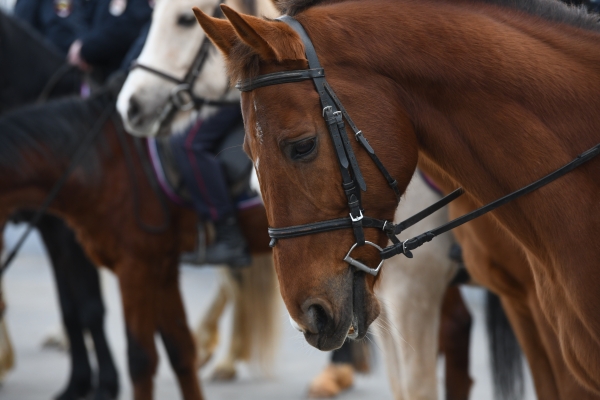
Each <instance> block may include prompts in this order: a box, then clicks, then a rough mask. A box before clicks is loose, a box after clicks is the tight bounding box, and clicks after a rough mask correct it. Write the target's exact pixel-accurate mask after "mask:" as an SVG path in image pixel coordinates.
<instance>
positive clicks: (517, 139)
mask: <svg viewBox="0 0 600 400" xmlns="http://www.w3.org/2000/svg"><path fill="white" fill-rule="evenodd" d="M280 5H281V10H282V12H285V13H287V14H289V15H294V16H295V17H296V18H297V20H298V21H299V23H301V24H302V25H303V26H304V28H305V29H306V31H307V32H308V35H309V36H310V39H311V40H312V42H313V44H314V46H315V48H316V52H317V54H318V57H319V59H320V62H321V64H322V65H323V67H324V68H325V69H324V71H325V76H326V79H327V81H328V82H329V84H330V85H331V86H330V88H333V90H335V94H337V96H339V99H340V100H341V102H342V103H343V105H344V107H345V108H346V109H347V110H348V112H349V114H350V115H351V116H352V119H353V120H354V122H355V123H356V125H357V126H359V127H360V128H361V129H362V130H363V132H362V133H363V135H364V136H365V137H368V139H369V141H370V145H369V146H370V147H372V148H373V149H374V150H375V153H376V154H377V155H378V156H379V159H380V160H381V161H382V163H383V165H385V166H386V167H387V168H389V170H388V171H389V173H390V174H391V176H393V177H394V178H395V179H396V180H397V187H398V189H399V191H400V192H402V191H404V189H405V188H406V186H407V184H408V182H409V180H410V177H411V176H412V173H413V171H414V169H415V167H416V164H417V162H418V161H419V162H423V161H424V160H427V161H429V162H430V163H431V164H433V165H435V166H436V168H438V169H439V170H440V171H442V172H443V173H444V174H445V175H446V176H448V177H450V178H451V180H452V181H453V182H454V183H455V184H460V185H461V186H462V187H463V188H464V190H465V191H466V193H467V194H468V195H469V196H470V197H471V198H472V199H474V201H475V203H476V204H478V205H479V204H485V203H488V202H490V201H492V200H494V199H497V198H500V197H502V196H503V195H505V194H507V193H510V192H511V191H514V190H516V189H518V188H520V187H523V186H525V185H527V184H529V183H531V182H533V181H535V180H537V179H539V178H541V177H542V176H544V175H546V174H547V173H549V172H551V171H553V170H555V169H557V168H559V167H561V166H562V165H564V164H566V163H567V162H569V161H571V160H572V159H573V158H574V157H576V156H577V155H578V154H580V153H582V152H583V151H585V150H587V149H589V148H590V147H591V146H593V145H596V144H597V142H598V138H597V134H596V129H597V126H599V125H600V114H599V113H597V110H598V109H599V108H600V100H599V97H598V93H599V92H600V79H598V75H599V74H600V71H599V69H598V65H600V49H599V48H598V43H599V41H598V39H599V35H598V33H597V32H596V30H597V29H598V25H597V21H596V19H595V18H592V17H587V16H586V15H584V13H583V12H581V11H578V10H571V9H569V8H568V7H567V6H564V5H561V4H559V3H556V2H553V1H542V0H530V1H526V2H522V3H518V4H513V2H503V1H489V2H488V1H480V2H458V3H450V2H445V1H423V2H419V3H415V2H410V1H399V2H398V1H396V2H393V1H386V0H378V1H371V2H368V4H367V3H365V2H356V1H341V2H335V3H330V2H324V3H323V4H318V2H312V1H311V2H308V1H289V2H287V1H286V2H281V3H280ZM223 10H224V13H225V15H226V16H227V18H228V19H229V23H227V22H223V21H222V20H216V19H212V18H210V17H208V16H207V15H206V14H203V13H201V12H200V11H199V10H198V13H197V16H198V19H199V21H200V23H201V25H203V27H204V29H205V31H206V32H207V35H209V36H210V37H211V38H212V39H213V42H214V43H215V44H216V45H217V46H218V47H219V48H220V49H221V50H222V51H223V52H224V53H225V54H226V58H227V59H228V65H227V66H228V69H229V71H230V72H231V73H232V75H233V79H234V80H237V79H244V80H248V79H250V81H249V83H248V85H247V86H246V87H247V88H248V90H249V91H248V92H247V93H243V94H242V105H243V111H244V117H245V123H246V129H247V131H246V142H245V143H246V150H247V152H248V153H249V154H250V156H251V158H252V159H253V161H254V162H255V165H256V167H257V170H258V175H259V180H260V184H261V191H262V193H263V198H264V200H265V205H266V208H267V214H268V217H269V223H270V224H271V225H272V226H273V227H275V228H280V227H281V228H283V227H289V226H297V225H302V224H310V223H314V222H318V221H323V220H331V219H334V218H342V217H344V216H345V215H347V213H348V209H349V206H348V200H347V199H346V195H345V193H344V191H343V190H342V187H341V186H340V183H341V182H342V177H343V176H340V174H338V173H337V171H339V170H340V162H339V161H338V155H339V154H340V153H336V150H335V149H334V146H333V144H332V141H331V139H330V138H329V137H328V136H329V134H328V129H327V125H326V123H325V121H324V119H323V114H324V113H325V114H326V116H328V115H327V110H324V107H322V106H320V105H319V93H318V92H317V91H315V88H314V85H313V84H312V83H311V82H309V81H307V80H306V79H299V78H303V77H304V78H306V77H311V78H316V77H317V76H318V75H317V74H318V72H319V70H316V71H313V72H312V75H310V76H309V75H307V74H308V73H306V74H304V75H302V74H300V75H297V79H296V80H295V81H294V80H293V79H289V80H283V79H282V80H281V81H280V82H279V83H280V84H278V85H272V86H265V87H258V88H257V89H255V90H251V88H252V86H253V83H252V82H253V81H252V78H256V77H257V76H258V75H261V74H263V75H264V74H267V73H273V72H279V71H285V70H306V69H307V67H308V65H307V58H306V55H305V46H304V44H303V42H302V40H301V39H300V36H299V35H298V33H296V31H295V30H294V29H292V28H291V27H290V26H289V25H288V24H286V23H283V22H282V21H266V20H263V19H259V18H254V17H251V16H245V15H241V14H238V13H236V12H235V11H233V10H231V9H228V8H226V7H223ZM334 16H335V17H334ZM348 27H352V30H351V31H350V30H349V29H348ZM354 32H358V33H354ZM362 32H368V33H369V34H368V35H364V34H360V33H362ZM424 48H426V49H427V51H423V49H424ZM298 77H299V78H298ZM258 86H260V85H258ZM357 88H360V90H357ZM325 91H327V90H325ZM328 117H329V116H328ZM333 117H335V116H333ZM331 121H333V120H331ZM346 122H348V121H347V118H346ZM357 138H359V137H358V135H357ZM359 139H360V138H359ZM348 146H349V147H345V150H349V149H352V150H353V153H354V154H356V159H357V163H355V164H358V165H360V171H362V176H364V178H365V179H364V182H365V183H366V185H361V189H365V187H364V186H367V187H368V189H367V190H366V191H363V192H362V193H361V199H360V204H361V205H362V207H363V208H364V209H365V211H366V212H368V214H367V215H368V216H369V217H372V218H376V219H378V220H390V219H391V218H392V215H393V211H394V209H395V208H396V205H397V202H396V198H395V197H394V196H393V193H392V192H391V191H390V189H389V188H388V181H387V180H386V179H384V176H383V175H382V174H380V173H379V171H378V170H377V168H376V166H375V164H373V163H372V161H371V157H370V156H369V154H368V151H365V150H364V149H362V147H360V143H358V142H356V141H351V142H350V143H349V144H348ZM336 154H337V155H336ZM348 165H350V164H348ZM348 168H349V167H348ZM352 171H353V172H354V176H355V177H357V173H358V170H357V169H356V168H355V165H352ZM597 172H598V162H597V161H592V162H590V163H588V164H586V165H585V166H583V167H579V168H578V169H577V170H575V171H573V172H571V173H570V174H569V175H568V177H567V178H563V179H561V180H559V181H556V182H554V183H552V184H550V185H548V186H545V187H544V188H542V189H539V190H537V191H536V192H533V193H531V194H529V195H527V196H525V197H523V198H521V199H519V200H517V201H514V202H512V203H509V204H507V205H506V206H504V207H502V208H500V209H498V210H497V211H495V212H494V213H493V217H494V218H496V219H497V221H498V223H499V224H500V225H502V226H503V227H504V228H505V229H507V230H508V231H509V232H510V235H511V236H512V237H513V238H515V239H516V241H517V242H518V243H519V246H521V247H522V249H523V251H524V252H525V254H526V255H527V259H528V262H529V265H530V267H531V269H532V271H533V274H534V277H535V279H534V282H533V283H532V284H534V285H535V286H536V293H537V296H538V298H539V301H540V304H541V308H542V310H543V311H544V314H545V316H546V318H548V321H549V323H550V325H551V326H552V327H553V329H554V330H555V331H556V332H557V334H558V338H559V343H560V346H561V351H562V355H563V357H564V359H565V362H566V364H567V365H568V366H569V369H570V371H571V372H572V373H573V374H574V375H575V376H576V377H577V378H578V380H579V381H580V382H581V383H582V384H583V385H585V386H587V387H588V388H589V389H591V390H593V391H594V392H596V393H598V394H600V381H599V380H598V376H600V361H599V360H600V338H599V337H598V335H597V332H598V331H599V329H600V320H598V318H597V315H596V314H597V313H596V312H595V306H594V305H593V304H594V302H593V301H592V299H593V298H594V296H595V293H596V292H597V285H598V282H599V281H600V276H599V275H598V272H597V268H596V261H595V260H597V259H598V257H599V256H600V250H598V246H596V244H595V242H594V241H595V237H596V236H597V234H598V229H599V227H600V215H599V214H598V213H597V212H595V208H596V207H595V204H596V199H597V198H598V194H599V193H598V190H599V189H598V187H597V185H596V184H595V180H594V178H593V177H594V176H595V175H597ZM357 178H358V177H357ZM573 193H577V196H574V195H573ZM352 217H353V219H357V218H358V216H357V213H355V212H353V213H352ZM354 236H356V235H353V232H352V229H344V230H336V231H332V232H325V233H319V234H314V235H310V236H300V237H297V238H293V239H283V240H280V241H279V243H277V246H276V248H275V252H274V257H275V261H276V268H277V272H278V275H279V279H280V282H281V292H282V294H283V297H284V301H285V303H286V305H287V307H288V310H289V312H290V314H291V315H292V317H293V318H294V319H295V320H296V322H297V323H298V324H299V325H300V326H301V327H302V328H303V329H304V331H305V336H306V338H307V340H308V341H309V342H310V343H311V344H313V345H315V346H316V347H318V348H321V349H330V348H335V347H337V346H339V345H340V344H341V343H342V342H343V340H345V338H346V337H347V335H348V332H349V331H351V332H352V331H353V332H357V336H358V337H362V336H364V334H365V333H366V328H367V327H368V325H369V324H370V323H371V322H372V321H373V320H374V319H375V318H376V317H377V315H378V314H379V310H380V306H379V303H378V302H377V300H376V298H375V296H374V294H373V285H374V283H375V281H376V278H375V277H372V276H370V275H368V274H367V275H365V274H364V273H363V272H359V271H358V270H354V269H352V268H349V267H348V264H347V263H346V262H345V261H344V255H345V254H347V252H348V249H349V248H350V247H351V246H352V245H353V244H354V243H355V241H356V239H355V237H354ZM365 236H366V239H367V240H368V241H370V242H373V243H375V244H377V245H379V246H381V247H383V246H384V245H385V244H386V240H387V236H386V235H385V233H384V232H383V231H381V230H380V231H377V230H374V229H365ZM416 255H418V252H416ZM352 258H353V259H355V260H360V261H361V262H362V264H368V265H370V266H377V265H378V263H379V261H380V259H379V254H378V252H377V251H368V250H367V247H365V246H362V247H361V248H359V249H358V250H357V251H355V252H354V253H353V255H352ZM299 266H301V273H299V272H298V271H299V270H298V268H299Z"/></svg>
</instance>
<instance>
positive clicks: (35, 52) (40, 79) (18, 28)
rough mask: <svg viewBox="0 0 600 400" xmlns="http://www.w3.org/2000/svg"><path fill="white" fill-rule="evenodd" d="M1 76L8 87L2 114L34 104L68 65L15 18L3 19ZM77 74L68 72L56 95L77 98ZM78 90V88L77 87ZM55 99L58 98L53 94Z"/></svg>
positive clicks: (0, 105) (2, 99)
mask: <svg viewBox="0 0 600 400" xmlns="http://www.w3.org/2000/svg"><path fill="white" fill-rule="evenodd" d="M0 18H1V21H0V30H1V32H0V34H1V35H2V42H3V43H2V44H1V45H2V53H3V54H1V55H0V58H2V63H1V64H2V71H1V72H2V73H3V74H4V76H5V78H4V79H5V82H4V83H5V86H4V87H3V88H2V91H1V92H2V93H1V94H0V111H6V110H8V109H12V108H16V107H18V106H22V105H25V104H27V103H31V102H33V101H35V100H36V99H37V97H38V96H39V94H40V93H41V92H42V90H44V88H45V86H46V84H47V83H48V81H49V80H50V79H51V77H52V76H53V74H54V73H55V72H56V71H57V70H58V69H59V68H60V67H61V66H62V65H64V63H65V57H64V56H63V55H61V54H60V52H59V51H57V50H56V49H55V48H54V47H51V46H50V45H49V44H48V42H46V40H45V39H44V38H43V37H42V36H41V35H40V34H38V33H37V32H35V31H34V30H33V29H32V28H30V27H28V26H27V25H26V24H25V23H24V22H21V21H19V20H17V19H15V18H11V17H8V16H6V15H2V16H1V17H0ZM78 75H80V74H79V73H77V72H69V73H68V74H67V75H66V76H65V79H63V80H61V81H60V82H58V84H57V87H56V89H57V93H59V94H62V95H65V94H74V93H76V90H75V89H74V88H75V87H76V84H75V82H77V81H78V80H80V79H81V78H78ZM77 89H78V87H77ZM52 94H53V95H54V96H58V94H55V93H54V91H53V93H52Z"/></svg>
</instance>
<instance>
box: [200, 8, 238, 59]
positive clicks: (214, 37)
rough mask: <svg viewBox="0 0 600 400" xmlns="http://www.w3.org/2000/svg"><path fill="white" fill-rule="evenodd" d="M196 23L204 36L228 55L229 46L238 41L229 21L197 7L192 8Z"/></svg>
mask: <svg viewBox="0 0 600 400" xmlns="http://www.w3.org/2000/svg"><path fill="white" fill-rule="evenodd" d="M192 10H193V11H194V14H195V15H196V19H197V20H198V23H199V24H200V26H201V27H202V29H204V32H205V33H206V36H208V38H209V39H210V40H211V41H212V42H213V43H214V44H215V46H217V48H218V49H219V50H221V51H222V52H223V53H224V54H225V55H229V52H230V51H231V48H232V47H233V45H234V44H235V43H236V42H237V41H238V37H237V34H236V33H235V30H234V29H233V26H231V23H230V22H229V21H227V20H224V19H221V18H213V17H210V16H208V15H206V14H205V13H203V12H202V10H200V9H199V8H198V7H194V8H192Z"/></svg>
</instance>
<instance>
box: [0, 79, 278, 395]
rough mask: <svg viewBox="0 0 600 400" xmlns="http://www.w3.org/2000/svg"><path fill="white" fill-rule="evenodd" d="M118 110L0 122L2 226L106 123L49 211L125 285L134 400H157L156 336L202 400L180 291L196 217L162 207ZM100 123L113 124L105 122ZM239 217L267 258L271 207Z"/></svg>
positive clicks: (74, 108)
mask: <svg viewBox="0 0 600 400" xmlns="http://www.w3.org/2000/svg"><path fill="white" fill-rule="evenodd" d="M114 102H115V94H114V93H113V91H105V92H103V93H100V94H98V95H96V96H94V97H92V98H90V99H88V100H79V99H66V100H61V101H56V102H52V103H49V104H46V105H44V106H33V107H27V108H22V109H20V110H17V111H15V112H12V113H10V114H8V115H7V116H5V117H3V118H2V119H1V120H0V131H1V132H2V135H0V143H1V144H0V149H1V150H0V152H1V153H2V154H1V155H0V171H1V172H0V221H4V220H5V219H6V218H7V217H8V215H10V213H12V212H13V211H14V210H16V209H23V208H25V209H27V208H29V209H35V208H37V207H39V206H40V203H41V202H42V201H43V200H44V198H45V196H46V194H47V193H48V190H49V189H50V188H51V187H52V186H53V184H54V183H55V182H56V181H57V180H58V179H59V177H60V176H61V175H62V173H63V172H64V170H65V169H66V166H67V165H68V164H69V162H70V159H71V157H72V155H73V152H74V149H76V148H77V146H78V145H79V143H80V142H81V141H82V140H85V139H89V138H90V136H89V135H90V134H91V133H90V132H92V133H93V131H94V129H95V128H94V125H96V124H99V123H100V125H98V128H101V132H100V134H99V136H98V137H97V138H96V139H95V142H94V145H93V146H92V147H91V149H90V150H89V151H88V153H87V154H86V157H85V159H84V160H83V162H82V163H81V164H80V165H79V166H78V167H77V168H76V169H75V170H74V172H73V173H72V175H71V176H70V178H69V179H68V181H67V183H66V184H65V186H64V187H63V189H62V190H61V191H60V192H59V194H58V196H57V197H56V199H55V200H54V202H53V203H52V205H51V207H50V211H52V212H53V213H55V214H57V215H59V216H61V217H63V218H64V219H65V220H66V221H67V222H68V223H69V225H70V226H72V227H73V228H74V230H75V232H76V233H77V236H78V238H79V240H80V242H81V244H82V245H83V247H84V248H85V250H86V252H87V253H88V254H89V255H90V257H91V258H92V260H94V262H95V263H96V265H104V266H106V267H108V268H110V269H111V270H112V271H113V272H114V273H115V274H116V275H117V276H118V278H119V284H120V288H121V294H122V300H123V308H124V315H125V320H126V321H125V322H126V333H127V340H128V361H129V373H130V376H131V379H132V381H133V385H134V394H135V398H136V399H150V398H152V393H153V384H152V379H153V375H154V373H155V371H156V366H157V361H158V360H157V351H156V347H155V340H154V337H155V334H156V333H159V334H160V336H161V337H162V340H163V342H164V344H165V348H166V350H167V353H168V355H169V360H170V362H171V365H172V367H173V369H174V372H175V374H176V376H177V379H178V382H179V385H180V387H181V392H182V395H183V398H185V399H201V398H202V393H201V390H200V386H199V382H198V378H197V375H196V367H195V356H196V353H195V349H194V342H193V338H192V335H191V332H190V330H189V328H188V325H187V320H186V315H185V311H184V307H183V303H182V299H181V295H180V291H179V283H178V276H179V273H178V265H179V255H180V253H181V252H182V251H184V250H190V249H192V248H193V246H194V244H195V240H196V232H197V228H196V223H197V217H196V214H195V213H194V212H193V211H192V210H190V209H186V208H182V207H180V206H176V205H174V204H170V203H168V204H165V206H166V209H164V208H163V206H161V196H160V194H159V193H157V192H156V190H155V187H154V185H153V184H152V182H153V178H150V177H149V176H148V175H147V171H145V169H144V164H143V163H142V160H143V159H145V158H147V157H148V154H147V153H146V151H145V150H143V151H140V152H139V153H136V152H135V150H134V149H135V140H134V139H133V138H132V137H130V136H129V135H127V134H126V133H125V132H124V130H123V127H122V125H121V122H120V119H119V117H118V115H117V114H116V112H115V111H114ZM102 115H108V116H110V118H109V119H108V120H107V121H104V123H102V120H101V119H99V117H101V116H102ZM142 199H143V201H142ZM165 212H166V213H165ZM240 219H241V221H243V222H242V223H243V224H244V229H245V230H246V231H247V232H249V236H248V237H249V243H250V246H251V249H252V251H253V253H265V252H268V251H269V249H268V240H267V239H268V237H267V235H266V234H261V233H262V232H265V231H264V229H266V218H265V215H264V209H262V207H256V208H253V209H249V210H246V211H245V212H244V213H242V214H241V215H240ZM165 222H168V224H166V225H165ZM142 226H144V228H143V227H142ZM161 226H162V229H159V228H160V227H161ZM250 232H251V233H250Z"/></svg>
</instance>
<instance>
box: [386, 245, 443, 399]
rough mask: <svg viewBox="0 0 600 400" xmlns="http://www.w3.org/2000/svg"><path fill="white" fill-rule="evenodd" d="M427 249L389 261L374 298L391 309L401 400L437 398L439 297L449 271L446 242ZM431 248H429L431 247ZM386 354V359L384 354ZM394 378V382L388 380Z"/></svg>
mask: <svg viewBox="0 0 600 400" xmlns="http://www.w3.org/2000/svg"><path fill="white" fill-rule="evenodd" d="M445 242H446V241H440V242H439V243H438V244H441V245H442V246H443V247H442V248H440V249H435V248H431V251H430V252H429V253H423V254H421V255H420V256H421V258H420V259H418V260H411V261H410V262H407V260H404V259H400V258H399V259H397V260H393V261H392V260H389V261H391V262H394V263H397V265H393V266H388V268H387V269H386V270H385V271H383V274H384V275H383V276H382V279H381V281H380V288H379V290H378V295H379V296H378V297H379V298H380V299H381V300H382V302H384V303H385V304H386V306H387V308H388V310H390V313H389V315H388V316H389V322H390V326H389V327H385V328H386V329H389V330H391V334H392V335H393V336H394V342H395V343H396V346H398V350H397V351H398V354H399V360H400V365H401V368H400V371H401V372H402V375H401V376H397V377H395V379H397V380H401V383H400V385H399V386H401V387H402V390H403V391H404V392H403V397H399V398H403V399H411V400H437V398H438V394H437V355H438V345H439V327H440V314H441V304H442V298H443V296H444V293H445V291H446V287H447V284H448V282H449V281H450V279H451V277H452V275H453V273H454V268H453V266H452V263H451V262H450V261H449V260H448V259H447V258H446V253H447V249H448V248H449V243H445ZM433 245H434V244H432V246H433ZM386 356H387V355H386ZM392 379H394V378H392Z"/></svg>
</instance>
